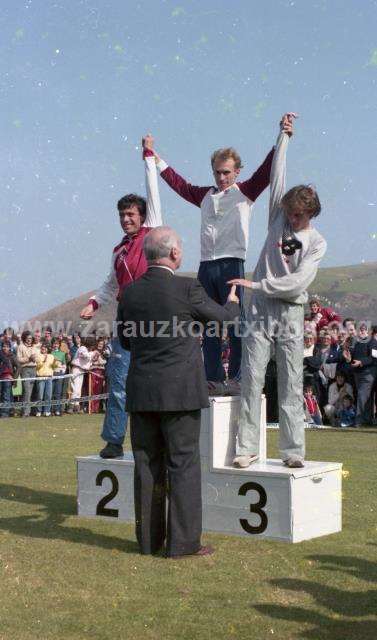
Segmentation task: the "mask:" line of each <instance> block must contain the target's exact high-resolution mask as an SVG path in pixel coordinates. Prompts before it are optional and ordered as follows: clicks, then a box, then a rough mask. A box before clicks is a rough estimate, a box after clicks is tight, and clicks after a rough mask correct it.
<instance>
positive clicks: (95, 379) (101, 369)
mask: <svg viewBox="0 0 377 640" xmlns="http://www.w3.org/2000/svg"><path fill="white" fill-rule="evenodd" d="M104 348H105V342H104V340H103V338H98V340H97V344H96V347H95V349H94V351H92V352H91V366H90V378H91V384H90V387H89V395H94V396H97V395H101V393H103V392H104V385H105V366H106V362H107V360H106V357H105V355H104ZM100 406H101V400H91V401H90V413H99V411H100Z"/></svg>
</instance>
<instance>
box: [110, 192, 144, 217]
mask: <svg viewBox="0 0 377 640" xmlns="http://www.w3.org/2000/svg"><path fill="white" fill-rule="evenodd" d="M133 205H134V206H136V207H137V209H138V211H139V213H140V216H141V217H142V219H143V222H144V220H145V218H146V217H147V202H146V200H145V198H142V197H141V196H138V195H136V194H135V193H127V195H125V196H123V198H121V199H120V200H118V205H117V207H118V211H119V213H121V212H122V211H124V210H125V209H129V208H130V207H132V206H133Z"/></svg>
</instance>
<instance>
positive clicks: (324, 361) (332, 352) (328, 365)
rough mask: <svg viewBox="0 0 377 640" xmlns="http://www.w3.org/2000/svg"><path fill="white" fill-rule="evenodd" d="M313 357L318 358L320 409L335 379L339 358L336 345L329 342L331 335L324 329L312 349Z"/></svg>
mask: <svg viewBox="0 0 377 640" xmlns="http://www.w3.org/2000/svg"><path fill="white" fill-rule="evenodd" d="M314 355H315V356H317V357H319V358H320V361H321V366H320V369H319V381H320V386H319V396H318V401H319V406H320V407H321V409H323V407H324V406H325V405H326V404H327V394H328V386H329V383H330V382H331V381H332V380H333V379H334V378H335V373H336V367H337V364H338V362H339V359H340V357H341V352H340V349H339V346H338V345H334V344H332V342H331V335H330V334H329V333H328V331H326V330H325V329H322V331H320V334H319V343H318V344H317V345H316V347H315V349H314Z"/></svg>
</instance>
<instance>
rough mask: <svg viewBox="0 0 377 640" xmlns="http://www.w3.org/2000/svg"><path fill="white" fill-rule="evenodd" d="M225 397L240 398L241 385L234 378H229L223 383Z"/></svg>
mask: <svg viewBox="0 0 377 640" xmlns="http://www.w3.org/2000/svg"><path fill="white" fill-rule="evenodd" d="M224 387H225V393H224V395H225V396H240V395H241V383H240V382H239V381H238V380H236V379H235V378H231V379H230V380H227V381H226V382H224Z"/></svg>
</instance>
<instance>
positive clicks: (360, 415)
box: [343, 322, 377, 427]
mask: <svg viewBox="0 0 377 640" xmlns="http://www.w3.org/2000/svg"><path fill="white" fill-rule="evenodd" d="M343 357H344V359H345V360H346V362H348V364H349V365H350V367H351V369H352V370H353V375H354V379H355V384H356V389H357V405H356V420H355V426H356V427H361V426H364V425H371V424H372V423H373V417H372V389H373V387H374V383H375V380H376V377H377V339H376V338H374V337H370V336H369V332H368V326H367V325H366V324H365V323H364V322H363V323H361V324H360V326H359V332H358V340H357V342H356V343H355V345H354V347H353V348H350V349H343Z"/></svg>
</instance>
